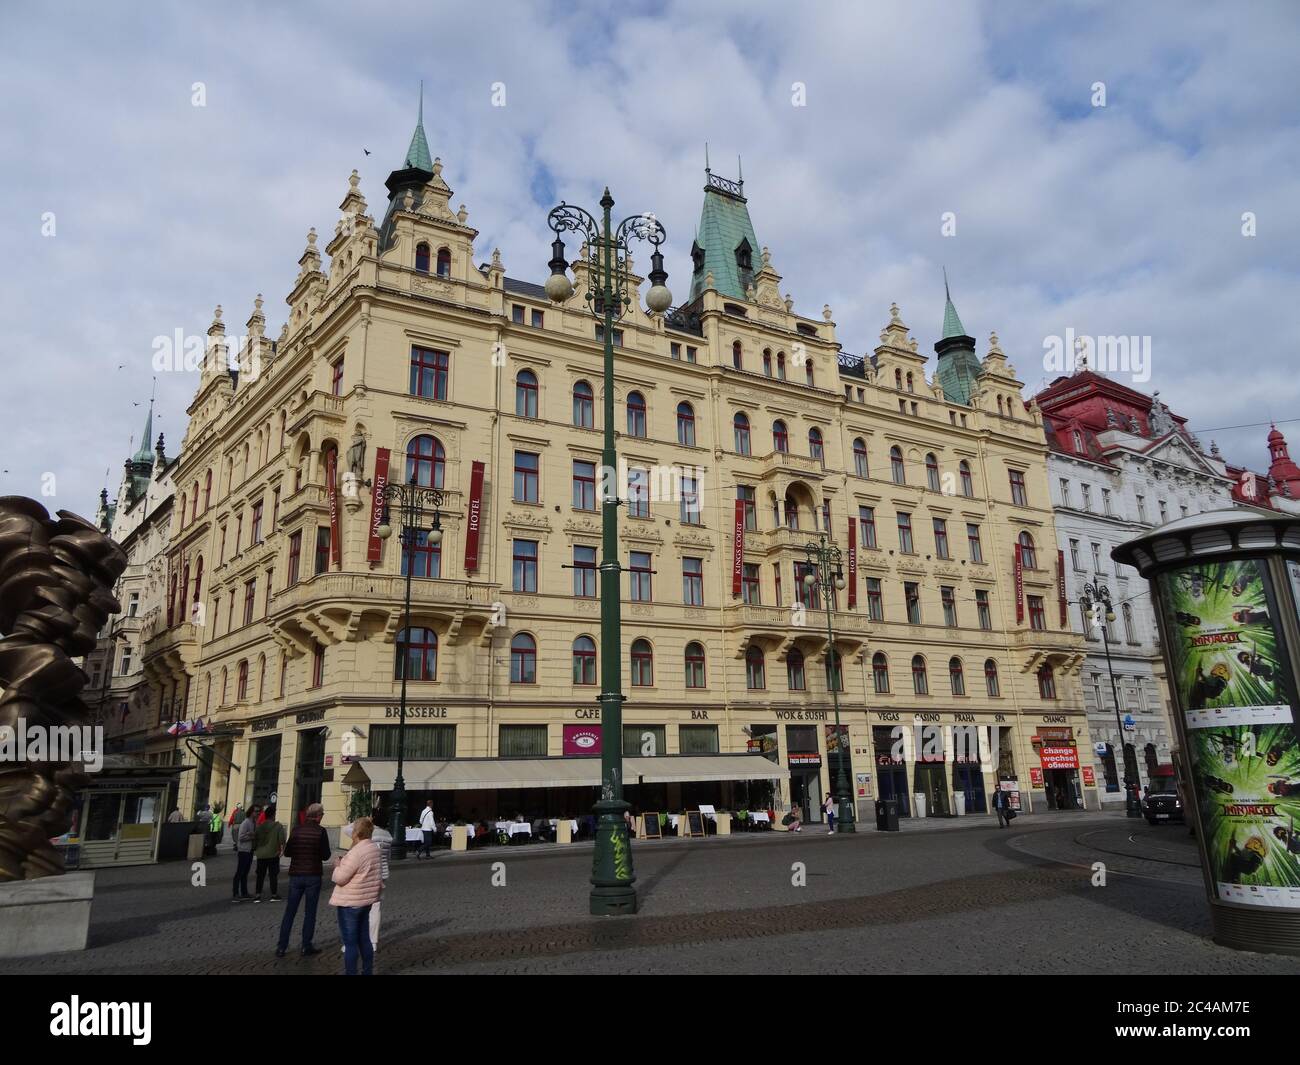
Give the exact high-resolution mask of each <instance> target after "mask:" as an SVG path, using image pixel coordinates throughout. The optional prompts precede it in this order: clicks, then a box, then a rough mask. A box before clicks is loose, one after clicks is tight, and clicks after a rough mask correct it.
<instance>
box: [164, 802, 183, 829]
mask: <svg viewBox="0 0 1300 1065" xmlns="http://www.w3.org/2000/svg"><path fill="white" fill-rule="evenodd" d="M167 823H168V824H169V825H178V824H180V823H181V808H180V807H179V806H173V807H172V812H171V813H169V814H168V815H167Z"/></svg>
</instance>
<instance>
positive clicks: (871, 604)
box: [867, 577, 885, 621]
mask: <svg viewBox="0 0 1300 1065" xmlns="http://www.w3.org/2000/svg"><path fill="white" fill-rule="evenodd" d="M867 617H869V618H870V619H871V620H872V621H884V620H885V597H884V594H883V593H882V591H881V585H880V578H879V577H868V578H867Z"/></svg>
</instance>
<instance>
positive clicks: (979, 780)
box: [952, 762, 988, 814]
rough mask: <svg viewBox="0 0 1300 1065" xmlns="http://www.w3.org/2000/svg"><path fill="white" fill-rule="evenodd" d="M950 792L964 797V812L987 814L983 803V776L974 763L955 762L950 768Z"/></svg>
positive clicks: (986, 808) (985, 805)
mask: <svg viewBox="0 0 1300 1065" xmlns="http://www.w3.org/2000/svg"><path fill="white" fill-rule="evenodd" d="M952 790H953V791H956V792H961V794H963V795H965V796H966V812H967V813H968V814H983V813H987V812H988V806H987V804H986V803H985V801H984V774H983V773H981V772H980V767H979V764H978V763H976V762H957V763H955V764H954V765H953V767H952Z"/></svg>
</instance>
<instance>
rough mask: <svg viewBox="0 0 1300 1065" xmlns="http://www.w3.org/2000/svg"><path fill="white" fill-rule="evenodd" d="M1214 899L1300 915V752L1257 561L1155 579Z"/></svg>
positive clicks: (1269, 598) (1271, 603)
mask: <svg viewBox="0 0 1300 1065" xmlns="http://www.w3.org/2000/svg"><path fill="white" fill-rule="evenodd" d="M1158 581H1159V587H1160V593H1161V601H1162V603H1163V606H1164V611H1165V619H1166V627H1167V631H1168V633H1169V640H1170V658H1171V659H1172V662H1171V664H1172V667H1173V669H1172V673H1171V677H1170V680H1171V683H1172V684H1173V686H1174V689H1175V692H1176V694H1177V699H1178V705H1179V707H1180V708H1181V710H1182V713H1183V721H1184V724H1185V726H1186V731H1187V746H1188V752H1189V754H1190V757H1191V763H1192V782H1191V783H1192V787H1193V790H1194V793H1195V796H1196V801H1197V804H1198V808H1199V810H1200V814H1201V821H1202V824H1203V826H1204V829H1205V841H1204V842H1205V847H1206V850H1207V852H1208V856H1209V861H1210V868H1211V870H1212V872H1213V876H1214V880H1215V883H1216V887H1217V890H1218V895H1219V898H1221V899H1223V900H1225V901H1229V902H1236V903H1243V904H1247V905H1260V906H1282V907H1290V908H1298V909H1300V836H1298V835H1297V834H1296V829H1297V826H1296V821H1297V819H1298V818H1300V746H1298V745H1297V743H1296V732H1295V725H1294V720H1293V717H1292V712H1291V700H1290V695H1289V692H1288V683H1289V682H1288V677H1287V670H1286V668H1285V666H1284V664H1283V663H1284V661H1285V658H1284V655H1285V651H1284V648H1283V647H1282V644H1281V636H1280V631H1279V629H1278V628H1277V627H1275V618H1274V617H1273V611H1274V610H1275V609H1276V608H1277V607H1276V604H1277V599H1276V597H1275V596H1274V595H1273V594H1272V591H1273V590H1272V588H1271V586H1270V581H1269V577H1268V572H1267V569H1266V566H1265V563H1264V561H1263V560H1260V559H1241V560H1237V561H1232V562H1213V563H1202V564H1200V565H1195V566H1186V567H1182V568H1180V569H1178V570H1174V571H1172V572H1169V573H1164V574H1161V575H1160V577H1159V578H1158Z"/></svg>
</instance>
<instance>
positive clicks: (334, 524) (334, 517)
mask: <svg viewBox="0 0 1300 1065" xmlns="http://www.w3.org/2000/svg"><path fill="white" fill-rule="evenodd" d="M338 464H339V453H338V452H337V451H333V450H331V451H329V452H327V453H326V456H325V480H326V484H327V486H328V488H329V503H330V561H331V562H332V563H333V564H334V568H335V569H342V568H343V544H342V541H341V539H340V538H339V493H338V485H337V481H338Z"/></svg>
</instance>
